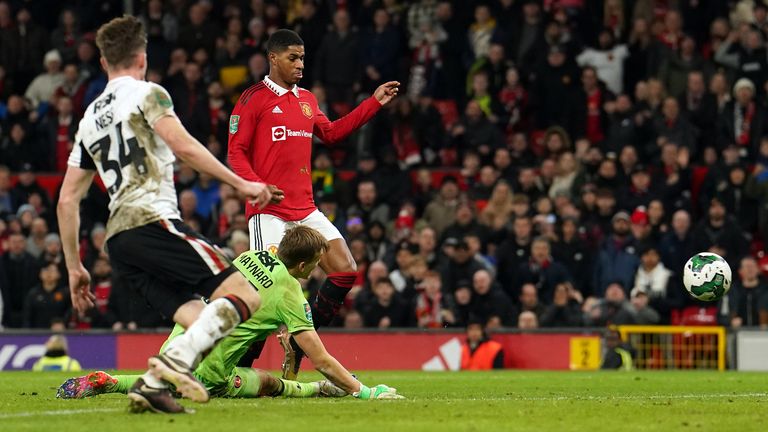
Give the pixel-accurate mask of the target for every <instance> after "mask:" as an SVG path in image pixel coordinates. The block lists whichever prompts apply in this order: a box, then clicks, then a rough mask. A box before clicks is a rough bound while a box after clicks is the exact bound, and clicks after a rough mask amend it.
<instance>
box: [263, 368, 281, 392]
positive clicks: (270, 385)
mask: <svg viewBox="0 0 768 432" xmlns="http://www.w3.org/2000/svg"><path fill="white" fill-rule="evenodd" d="M259 380H261V387H260V388H259V396H272V397H274V396H278V393H279V392H280V390H281V387H282V383H281V382H280V380H278V379H277V378H275V377H273V376H272V375H270V374H268V373H266V372H259Z"/></svg>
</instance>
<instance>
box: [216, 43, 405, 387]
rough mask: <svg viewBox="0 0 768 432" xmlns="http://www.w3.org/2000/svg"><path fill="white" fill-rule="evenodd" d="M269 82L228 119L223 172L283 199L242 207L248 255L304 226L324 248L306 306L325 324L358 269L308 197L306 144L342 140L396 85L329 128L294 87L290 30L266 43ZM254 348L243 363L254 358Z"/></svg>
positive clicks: (299, 63)
mask: <svg viewBox="0 0 768 432" xmlns="http://www.w3.org/2000/svg"><path fill="white" fill-rule="evenodd" d="M267 51H268V58H269V66H270V68H269V75H268V76H267V77H266V78H264V80H263V81H262V82H259V83H257V84H255V85H253V86H251V87H250V88H248V89H247V90H245V91H244V92H243V94H242V95H241V96H240V100H239V101H238V102H237V105H236V106H235V108H234V110H233V111H232V115H231V117H230V119H229V155H228V156H229V165H230V166H231V168H232V170H233V171H234V172H235V173H237V174H238V175H240V176H241V177H243V178H244V179H246V180H250V181H258V182H264V183H267V184H270V185H274V186H272V190H273V192H275V193H277V194H278V195H281V196H282V195H283V194H282V193H283V192H284V197H285V199H283V200H282V201H281V202H274V201H273V203H271V204H269V205H268V206H266V207H264V208H259V207H258V206H254V205H251V204H250V203H246V216H247V217H248V230H249V232H250V239H251V249H258V250H275V249H276V248H277V245H278V244H279V243H280V240H281V239H282V237H283V233H284V232H285V230H286V228H287V227H289V226H291V225H294V224H299V225H307V226H310V227H312V228H314V229H316V230H318V231H320V233H322V234H323V235H324V236H325V238H326V239H327V240H328V242H329V244H330V249H329V250H328V252H327V253H326V254H325V255H323V259H322V260H321V261H320V267H321V268H322V269H323V270H324V271H325V273H326V274H327V275H328V277H327V279H326V281H325V283H324V284H323V286H322V287H321V288H320V290H319V292H318V294H317V297H316V298H314V299H311V308H312V315H313V317H314V323H315V327H316V328H317V327H320V326H324V325H328V324H329V323H330V322H331V320H332V319H333V318H334V317H335V316H336V314H337V313H338V309H339V307H340V305H341V303H342V302H343V300H344V297H346V295H347V292H349V290H350V289H351V288H352V283H353V282H354V280H355V277H356V271H357V266H356V265H355V261H354V259H352V254H351V253H350V251H349V248H348V247H347V243H346V242H345V240H344V238H342V236H341V234H340V233H339V231H338V230H337V229H336V227H335V226H334V225H333V224H332V223H331V222H330V221H329V220H328V219H327V218H326V217H325V216H324V215H323V214H322V213H320V211H319V210H318V209H317V206H316V205H315V202H314V198H313V196H312V175H311V172H310V167H311V158H312V154H311V153H312V137H313V136H314V135H317V136H318V137H319V138H320V139H321V140H322V141H323V142H325V143H326V144H333V143H335V142H338V141H341V140H343V139H344V138H345V137H346V136H347V135H349V134H350V133H352V132H353V131H355V130H356V129H357V128H359V127H360V126H362V125H363V124H365V123H366V122H367V121H368V120H370V119H371V118H372V117H373V116H374V115H376V113H377V112H378V111H379V109H381V107H382V106H383V105H386V104H387V103H389V102H390V101H391V100H392V99H393V98H394V97H395V96H397V92H398V89H399V85H400V83H399V82H397V81H389V82H387V83H384V84H382V85H381V86H379V88H377V89H376V91H375V92H374V94H373V96H371V97H369V98H368V99H366V100H365V101H363V102H362V103H361V104H360V105H359V106H358V107H357V108H355V109H354V110H352V112H350V113H349V114H347V115H346V116H344V117H342V118H340V119H338V120H336V121H333V122H332V121H330V120H328V117H326V115H325V114H324V113H323V112H321V111H320V109H318V105H317V99H315V96H314V95H313V94H312V93H311V92H310V91H308V90H305V89H303V88H300V87H299V86H298V82H299V81H300V80H301V78H302V76H303V70H304V41H303V40H302V39H301V38H300V37H299V35H298V34H296V33H295V32H293V31H291V30H286V29H282V30H277V31H276V32H274V33H273V34H272V36H270V38H269V41H267ZM292 345H293V349H294V352H291V347H290V346H286V347H285V348H286V364H285V365H284V368H283V374H284V376H285V377H286V378H290V379H294V378H295V377H296V374H297V373H298V369H299V366H300V363H301V358H302V356H303V354H302V353H301V352H300V351H298V347H297V346H295V344H292ZM260 351H261V347H259V346H254V347H253V349H252V352H251V353H250V355H246V356H245V357H244V360H243V362H242V363H243V364H246V365H248V366H250V363H249V362H252V361H253V358H254V357H258V354H259V352H260Z"/></svg>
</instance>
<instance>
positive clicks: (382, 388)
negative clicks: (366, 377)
mask: <svg viewBox="0 0 768 432" xmlns="http://www.w3.org/2000/svg"><path fill="white" fill-rule="evenodd" d="M352 396H354V397H356V398H358V399H363V400H370V399H405V398H404V397H402V396H400V395H399V394H397V389H396V388H394V387H388V386H386V385H384V384H379V385H377V386H375V387H367V386H365V385H363V384H362V383H361V384H360V391H358V392H355V393H352Z"/></svg>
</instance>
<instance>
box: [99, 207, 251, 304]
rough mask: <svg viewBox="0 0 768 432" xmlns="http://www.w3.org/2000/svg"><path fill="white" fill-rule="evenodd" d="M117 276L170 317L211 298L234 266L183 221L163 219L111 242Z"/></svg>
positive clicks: (109, 241)
mask: <svg viewBox="0 0 768 432" xmlns="http://www.w3.org/2000/svg"><path fill="white" fill-rule="evenodd" d="M107 251H108V253H109V258H110V261H111V263H112V267H113V270H114V272H115V276H116V277H117V278H119V279H120V282H121V284H120V285H121V286H122V287H124V289H131V290H135V291H136V292H138V293H139V294H140V295H141V296H143V297H144V298H145V299H146V301H147V303H148V304H149V305H150V306H151V307H152V308H154V309H155V310H157V311H159V312H160V313H162V314H163V315H164V316H165V317H166V318H171V319H172V318H173V315H174V314H175V313H176V310H177V309H178V308H179V307H180V306H181V305H183V304H184V303H186V302H188V301H190V300H193V299H196V298H200V297H210V296H211V294H212V293H213V291H215V290H216V288H218V287H219V285H221V283H222V282H223V281H224V279H226V278H227V277H229V275H231V274H232V273H234V272H235V271H236V270H235V268H234V267H232V265H231V263H230V261H229V260H228V259H227V258H226V257H225V256H224V255H223V254H222V253H221V251H219V249H218V248H216V247H215V246H213V245H212V243H211V242H210V241H209V240H208V239H206V238H205V237H203V236H202V235H200V234H198V233H196V232H195V231H193V230H192V229H191V228H190V227H188V226H187V225H186V224H184V222H182V221H181V220H178V219H176V220H170V221H169V220H161V221H158V222H153V223H150V224H147V225H143V226H140V227H137V228H132V229H129V230H126V231H123V232H120V233H118V234H116V235H115V236H113V237H111V238H110V239H109V240H108V241H107Z"/></svg>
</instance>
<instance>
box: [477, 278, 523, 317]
mask: <svg viewBox="0 0 768 432" xmlns="http://www.w3.org/2000/svg"><path fill="white" fill-rule="evenodd" d="M472 288H473V292H472V306H471V311H472V312H471V313H472V314H474V315H476V316H478V317H479V318H480V319H482V320H484V321H486V322H487V321H488V320H489V319H491V318H494V319H498V320H499V321H500V322H501V324H502V325H503V326H504V327H513V326H514V324H515V318H516V316H514V307H513V306H512V300H510V299H509V297H507V295H506V294H504V292H503V291H502V290H501V289H500V288H498V287H497V286H496V285H495V284H494V283H493V279H491V275H490V273H488V271H487V270H478V271H476V272H475V274H474V275H473V276H472Z"/></svg>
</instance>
